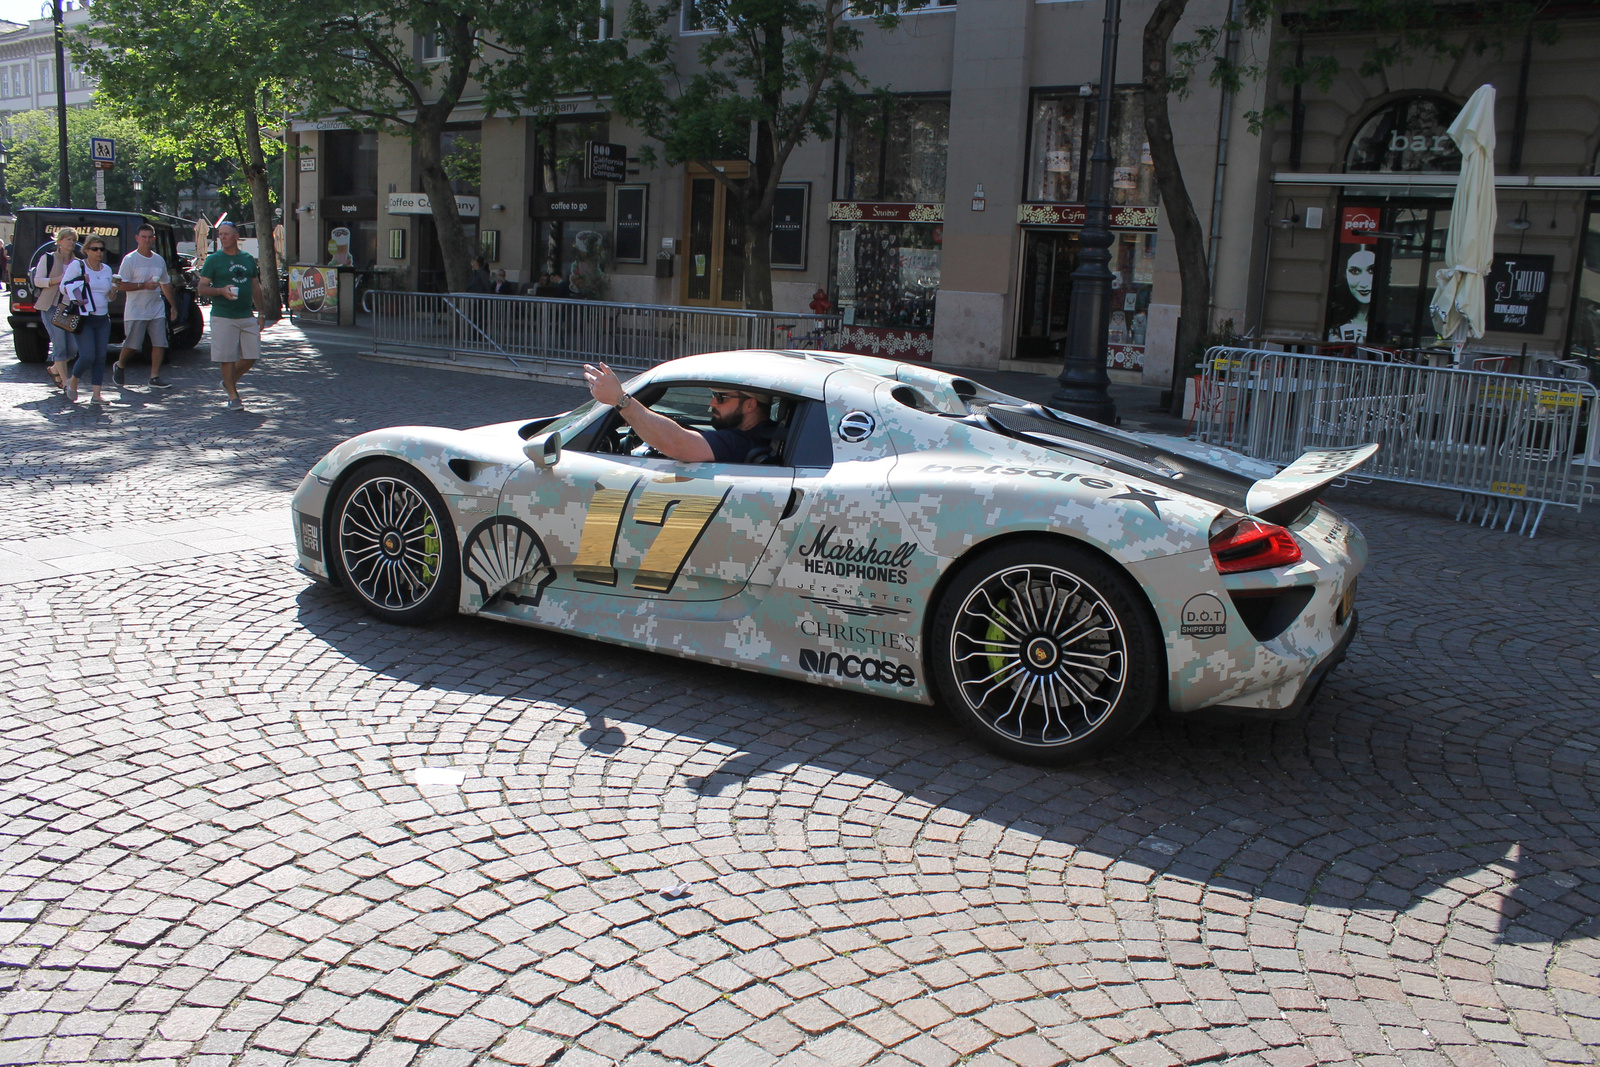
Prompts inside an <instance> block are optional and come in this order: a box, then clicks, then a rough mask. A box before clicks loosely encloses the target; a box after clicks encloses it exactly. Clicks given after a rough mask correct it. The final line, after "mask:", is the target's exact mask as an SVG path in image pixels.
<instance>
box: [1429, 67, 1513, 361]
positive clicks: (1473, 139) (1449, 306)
mask: <svg viewBox="0 0 1600 1067" xmlns="http://www.w3.org/2000/svg"><path fill="white" fill-rule="evenodd" d="M1449 132H1450V138H1451V140H1453V141H1455V143H1456V145H1457V146H1458V147H1459V148H1460V149H1461V176H1460V177H1459V178H1457V179H1456V196H1455V199H1454V200H1453V201H1452V202H1451V204H1450V229H1449V230H1448V231H1447V232H1446V233H1445V239H1444V262H1445V266H1443V267H1441V268H1440V269H1439V271H1438V273H1437V274H1436V275H1435V279H1436V282H1437V285H1438V289H1437V290H1436V291H1435V292H1434V294H1433V304H1432V305H1431V310H1432V312H1433V323H1434V326H1435V328H1437V329H1438V331H1439V336H1440V337H1443V338H1444V339H1445V340H1447V341H1449V342H1450V343H1451V344H1452V345H1453V346H1454V347H1455V350H1456V361H1457V362H1460V360H1461V349H1462V347H1463V346H1464V345H1465V344H1466V343H1467V338H1469V337H1482V336H1483V325H1484V306H1483V303H1484V295H1483V291H1484V285H1483V279H1484V277H1485V276H1486V275H1487V274H1488V273H1489V267H1490V265H1491V263H1492V261H1493V260H1494V226H1495V219H1496V218H1497V211H1496V208H1495V200H1494V86H1492V85H1481V86H1479V87H1478V91H1477V92H1475V93H1473V94H1472V97H1471V99H1469V100H1468V101H1467V104H1466V106H1465V107H1463V108H1462V109H1461V114H1459V115H1457V116H1456V120H1455V121H1454V122H1452V123H1451V124H1450V131H1449Z"/></svg>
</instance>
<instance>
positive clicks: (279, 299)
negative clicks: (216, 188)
mask: <svg viewBox="0 0 1600 1067" xmlns="http://www.w3.org/2000/svg"><path fill="white" fill-rule="evenodd" d="M244 147H245V154H246V156H247V157H248V158H246V160H245V167H244V172H245V177H246V178H247V179H248V180H249V182H250V201H251V206H252V208H253V209H254V212H255V217H256V251H257V252H258V253H259V254H258V255H257V257H256V259H257V262H258V264H259V265H260V268H261V304H262V307H263V309H264V310H265V313H266V317H269V318H277V317H278V316H279V315H282V314H283V291H282V290H281V289H279V288H278V247H277V242H276V241H274V240H273V237H272V186H271V184H270V183H269V182H268V181H267V154H266V152H264V151H263V150H262V148H261V114H260V112H258V111H257V110H256V93H255V90H254V89H252V90H251V91H250V93H249V94H248V95H247V97H246V100H245V105H244Z"/></svg>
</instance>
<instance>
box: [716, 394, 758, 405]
mask: <svg viewBox="0 0 1600 1067" xmlns="http://www.w3.org/2000/svg"><path fill="white" fill-rule="evenodd" d="M729 397H733V398H735V399H738V400H754V399H755V397H753V396H751V395H750V394H749V393H712V394H711V402H712V403H713V404H723V403H726V402H727V401H728V398H729Z"/></svg>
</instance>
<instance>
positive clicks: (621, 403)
mask: <svg viewBox="0 0 1600 1067" xmlns="http://www.w3.org/2000/svg"><path fill="white" fill-rule="evenodd" d="M631 403H633V396H632V394H630V393H623V394H622V397H621V398H620V399H619V400H618V401H617V402H616V403H615V404H613V405H611V406H612V407H613V408H615V409H616V410H618V411H623V410H625V409H626V408H627V406H628V405H629V404H631Z"/></svg>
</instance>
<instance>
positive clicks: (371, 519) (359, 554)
mask: <svg viewBox="0 0 1600 1067" xmlns="http://www.w3.org/2000/svg"><path fill="white" fill-rule="evenodd" d="M329 534H330V536H329V538H328V540H329V541H331V542H332V543H333V546H334V552H333V558H334V560H335V565H336V566H337V567H338V568H339V577H340V579H341V580H342V582H343V583H344V585H345V587H346V588H347V589H350V590H351V591H353V592H354V593H355V594H356V596H357V597H359V598H360V599H361V602H362V603H363V604H365V605H366V608H367V610H368V611H370V612H372V613H373V614H374V615H377V616H378V617H380V618H383V619H387V620H388V621H390V622H396V623H415V622H423V621H425V620H427V619H432V618H436V617H438V616H440V615H445V614H449V613H451V612H453V611H455V610H456V608H457V605H458V604H459V602H460V597H461V560H460V556H459V553H458V552H457V551H456V537H455V531H454V529H453V528H452V527H451V523H450V513H449V512H448V511H447V510H445V506H444V500H443V499H441V498H440V496H439V494H438V492H437V491H436V490H435V489H434V488H433V486H432V485H431V484H429V482H428V480H427V479H426V478H424V477H423V476H422V475H421V474H418V473H417V471H416V470H414V469H413V468H411V467H408V466H406V465H405V464H404V463H401V462H399V461H398V460H392V459H383V460H377V461H376V462H373V463H369V464H366V465H365V466H363V467H362V468H361V469H360V470H358V471H356V473H355V474H353V475H352V476H351V477H350V480H349V481H347V482H346V483H345V484H344V487H343V488H342V489H340V491H339V495H338V497H337V498H336V499H335V501H334V508H333V521H332V523H331V524H330V529H329Z"/></svg>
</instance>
